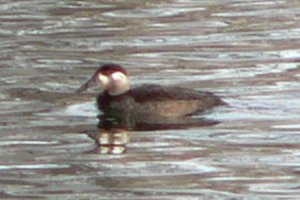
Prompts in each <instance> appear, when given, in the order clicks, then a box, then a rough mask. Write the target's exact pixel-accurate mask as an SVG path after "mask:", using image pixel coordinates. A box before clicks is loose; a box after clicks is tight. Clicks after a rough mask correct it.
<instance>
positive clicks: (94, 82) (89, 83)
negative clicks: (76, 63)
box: [75, 77, 97, 94]
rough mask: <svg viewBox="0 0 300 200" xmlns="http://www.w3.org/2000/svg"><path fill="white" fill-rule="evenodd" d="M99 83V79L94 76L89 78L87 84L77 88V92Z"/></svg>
mask: <svg viewBox="0 0 300 200" xmlns="http://www.w3.org/2000/svg"><path fill="white" fill-rule="evenodd" d="M96 85H97V81H96V79H95V78H94V77H92V78H91V79H90V80H88V81H87V82H86V83H85V84H83V85H82V86H80V88H78V89H77V90H75V93H76V94H79V93H81V92H84V91H86V90H87V89H89V88H91V87H94V86H96Z"/></svg>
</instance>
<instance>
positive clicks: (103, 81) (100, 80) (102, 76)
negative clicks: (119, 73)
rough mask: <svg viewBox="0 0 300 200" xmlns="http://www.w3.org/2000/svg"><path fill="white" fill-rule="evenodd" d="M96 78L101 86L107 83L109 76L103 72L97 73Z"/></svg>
mask: <svg viewBox="0 0 300 200" xmlns="http://www.w3.org/2000/svg"><path fill="white" fill-rule="evenodd" d="M98 79H99V82H100V84H101V85H102V86H107V85H108V84H109V78H108V77H107V76H105V75H103V74H99V75H98Z"/></svg>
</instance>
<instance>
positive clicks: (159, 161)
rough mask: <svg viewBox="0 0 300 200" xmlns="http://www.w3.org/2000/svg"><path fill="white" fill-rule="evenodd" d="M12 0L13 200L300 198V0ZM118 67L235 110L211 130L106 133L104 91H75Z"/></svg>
mask: <svg viewBox="0 0 300 200" xmlns="http://www.w3.org/2000/svg"><path fill="white" fill-rule="evenodd" d="M0 4H1V6H0V10H1V12H0V45H1V49H0V51H1V53H0V58H1V66H0V70H1V73H0V83H1V93H0V100H1V101H0V126H1V127H0V134H1V140H0V152H1V155H0V185H1V192H0V196H1V198H3V199H18V198H20V199H224V198H225V199H226V198H229V199H234V198H237V199H239V198H245V199H274V198H289V199H299V197H300V192H299V188H300V177H299V175H300V164H299V163H300V125H299V120H300V103H299V97H300V93H299V91H300V83H299V79H300V63H299V61H300V48H299V47H300V42H299V41H300V23H299V22H300V2H299V1H297V0H277V1H276V0H272V1H271V0H267V1H265V0H247V1H242V0H226V1H221V0H213V1H198V0H187V1H181V0H165V1H163V0H157V1H151V0H150V1H138V0H130V1H128V0H127V1H125V0H118V1H95V0H88V1H75V0H74V1H58V0H57V1H51V2H50V1H44V0H38V1H37V0H33V1H8V0H4V1H1V3H0ZM112 61H113V62H116V63H119V64H122V65H124V66H125V67H126V68H127V69H128V70H129V71H130V74H131V76H132V79H133V82H134V83H135V84H140V83H159V84H165V85H173V84H179V85H182V86H185V87H190V88H196V89H199V90H208V91H212V92H214V93H216V94H217V95H219V96H221V97H222V98H223V99H224V100H225V101H226V102H227V103H229V104H230V107H225V108H218V109H215V110H213V111H212V112H208V113H204V114H202V115H199V116H197V117H199V118H205V119H206V120H208V121H218V123H212V124H206V125H204V126H201V127H190V128H187V129H186V128H185V129H178V128H167V129H161V130H142V131H131V132H128V131H125V130H111V131H110V132H106V131H105V130H102V129H98V128H97V123H98V120H97V118H96V115H97V112H98V111H97V110H96V109H95V107H94V96H95V95H96V92H97V90H94V91H92V92H90V93H86V94H84V95H82V96H77V95H74V93H73V92H74V90H75V89H76V88H77V87H78V86H79V85H80V84H81V83H83V82H84V81H85V80H86V79H87V78H88V77H89V76H90V75H91V74H92V73H93V71H94V70H95V69H96V68H97V67H98V66H99V64H100V63H105V62H112ZM100 144H101V145H100ZM99 145H100V146H99Z"/></svg>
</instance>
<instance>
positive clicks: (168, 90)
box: [130, 85, 215, 102]
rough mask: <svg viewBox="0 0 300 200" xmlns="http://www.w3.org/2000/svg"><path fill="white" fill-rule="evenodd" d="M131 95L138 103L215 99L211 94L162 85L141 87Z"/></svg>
mask: <svg viewBox="0 0 300 200" xmlns="http://www.w3.org/2000/svg"><path fill="white" fill-rule="evenodd" d="M130 95H131V96H132V97H134V99H135V100H136V101H137V102H144V101H163V100H198V99H204V98H207V97H215V96H214V95H213V94H212V93H210V92H202V91H196V90H193V89H189V88H183V87H177V86H161V85H141V86H139V87H136V88H133V89H131V90H130Z"/></svg>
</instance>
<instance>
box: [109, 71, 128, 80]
mask: <svg viewBox="0 0 300 200" xmlns="http://www.w3.org/2000/svg"><path fill="white" fill-rule="evenodd" d="M111 78H112V79H113V80H114V81H116V82H124V81H126V75H125V74H123V73H122V72H114V73H113V74H112V75H111Z"/></svg>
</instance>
